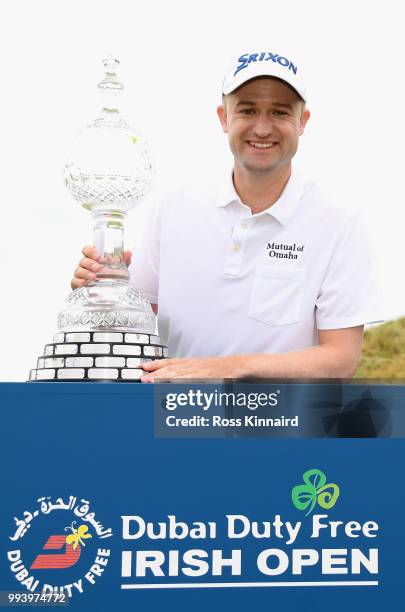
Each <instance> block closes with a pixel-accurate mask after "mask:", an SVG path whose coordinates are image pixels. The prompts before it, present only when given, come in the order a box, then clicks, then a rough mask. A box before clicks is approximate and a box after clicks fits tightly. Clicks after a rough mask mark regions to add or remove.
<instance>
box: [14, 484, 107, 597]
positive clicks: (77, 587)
mask: <svg viewBox="0 0 405 612" xmlns="http://www.w3.org/2000/svg"><path fill="white" fill-rule="evenodd" d="M37 504H38V505H37V506H36V507H35V508H34V509H33V510H32V511H28V510H26V511H24V512H23V518H17V517H14V521H15V524H16V530H15V533H14V534H13V535H12V536H10V537H9V539H10V540H11V542H13V543H15V547H14V548H13V550H8V552H7V559H8V561H9V563H10V570H11V572H12V573H13V574H14V577H15V579H16V580H17V582H19V584H20V587H24V588H25V589H27V591H29V592H34V591H42V592H45V593H66V594H67V595H68V597H69V598H70V597H72V596H73V594H74V593H83V592H84V591H85V590H86V589H87V588H89V587H90V586H92V585H94V584H96V582H98V580H99V579H100V577H101V576H102V575H103V573H104V571H105V569H106V568H107V565H108V563H109V560H110V554H111V550H110V548H109V547H108V546H106V545H105V543H104V540H106V539H107V538H110V537H112V535H113V532H112V529H111V528H105V527H104V525H103V524H102V523H101V522H100V521H98V520H97V519H96V513H95V512H94V511H93V508H91V507H90V506H91V504H90V501H89V500H87V499H80V501H78V500H77V498H76V497H74V496H73V495H70V496H69V498H68V499H67V501H64V500H63V499H62V498H61V497H58V498H57V499H56V500H54V501H53V500H52V498H51V497H40V498H38V499H37ZM107 544H108V540H107Z"/></svg>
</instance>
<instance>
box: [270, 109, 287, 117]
mask: <svg viewBox="0 0 405 612" xmlns="http://www.w3.org/2000/svg"><path fill="white" fill-rule="evenodd" d="M286 114H287V113H286V112H285V111H282V110H274V111H273V115H276V116H277V117H281V116H282V115H286Z"/></svg>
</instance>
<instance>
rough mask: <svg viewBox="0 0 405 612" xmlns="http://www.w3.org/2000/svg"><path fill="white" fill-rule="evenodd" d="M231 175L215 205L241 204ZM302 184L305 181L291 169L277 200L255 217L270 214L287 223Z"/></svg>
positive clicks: (294, 208) (301, 191)
mask: <svg viewBox="0 0 405 612" xmlns="http://www.w3.org/2000/svg"><path fill="white" fill-rule="evenodd" d="M232 176H233V172H231V173H230V174H229V176H228V177H227V180H226V182H225V184H223V186H222V189H221V190H220V192H219V194H218V198H217V201H216V205H217V206H218V207H222V208H223V207H225V206H228V205H229V204H234V203H237V204H239V205H240V206H243V204H242V202H241V200H240V198H239V196H238V194H237V193H236V190H235V186H234V184H233V178H232ZM304 184H305V181H304V180H303V178H302V177H301V176H300V175H299V174H298V173H297V172H296V171H295V170H292V171H291V176H290V178H289V179H288V181H287V184H286V186H285V187H284V190H283V192H282V194H281V195H280V197H279V198H278V200H277V201H276V202H274V204H273V205H272V206H270V207H269V208H267V209H266V210H264V211H263V212H261V213H257V214H256V215H255V217H258V216H262V215H270V217H273V218H274V219H276V220H277V221H278V222H279V223H281V225H287V223H288V221H289V220H290V219H291V217H292V215H293V214H294V212H295V210H296V208H297V206H298V203H299V201H300V199H301V196H302V194H303V191H304Z"/></svg>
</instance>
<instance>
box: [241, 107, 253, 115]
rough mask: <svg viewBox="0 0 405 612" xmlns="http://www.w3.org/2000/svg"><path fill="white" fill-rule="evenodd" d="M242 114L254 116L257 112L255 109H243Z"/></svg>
mask: <svg viewBox="0 0 405 612" xmlns="http://www.w3.org/2000/svg"><path fill="white" fill-rule="evenodd" d="M240 112H241V113H242V115H253V114H254V112H255V111H254V109H253V108H242V110H241V111H240Z"/></svg>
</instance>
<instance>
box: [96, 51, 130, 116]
mask: <svg viewBox="0 0 405 612" xmlns="http://www.w3.org/2000/svg"><path fill="white" fill-rule="evenodd" d="M102 61H103V66H104V68H105V74H104V79H103V80H102V81H100V83H99V84H98V85H97V87H98V90H99V91H101V93H102V94H103V107H104V109H105V110H115V111H116V110H118V107H117V100H116V96H117V95H119V94H120V93H121V91H122V90H123V89H124V85H123V84H122V83H121V81H120V80H119V78H118V76H117V72H116V71H117V67H118V65H119V63H120V62H119V60H118V59H117V58H115V57H114V56H113V55H112V53H110V55H109V56H108V57H106V58H104V59H103V60H102Z"/></svg>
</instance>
